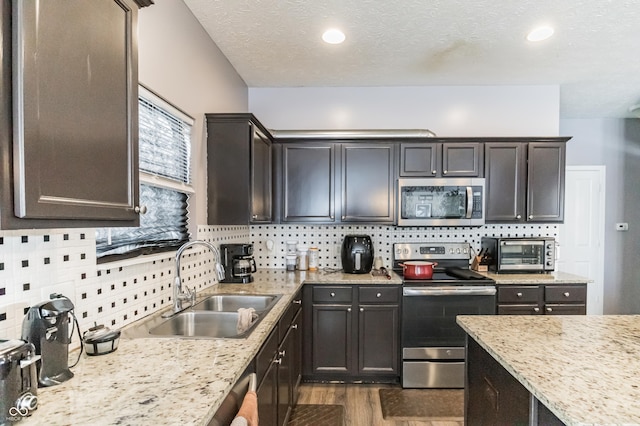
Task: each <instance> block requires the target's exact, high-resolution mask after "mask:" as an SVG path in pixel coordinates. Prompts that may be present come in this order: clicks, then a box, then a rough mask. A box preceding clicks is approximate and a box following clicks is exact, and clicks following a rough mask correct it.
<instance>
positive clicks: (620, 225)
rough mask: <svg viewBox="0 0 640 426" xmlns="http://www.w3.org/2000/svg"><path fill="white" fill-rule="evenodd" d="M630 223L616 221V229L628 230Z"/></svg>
mask: <svg viewBox="0 0 640 426" xmlns="http://www.w3.org/2000/svg"><path fill="white" fill-rule="evenodd" d="M628 230H629V224H628V223H626V222H625V223H616V231H628Z"/></svg>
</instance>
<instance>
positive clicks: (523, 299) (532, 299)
mask: <svg viewBox="0 0 640 426" xmlns="http://www.w3.org/2000/svg"><path fill="white" fill-rule="evenodd" d="M539 298H540V287H539V286H537V285H532V286H508V287H507V286H501V287H498V303H538V300H539Z"/></svg>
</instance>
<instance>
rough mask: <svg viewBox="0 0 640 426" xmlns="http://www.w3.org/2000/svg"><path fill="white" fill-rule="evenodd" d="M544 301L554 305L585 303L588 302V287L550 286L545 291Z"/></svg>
mask: <svg viewBox="0 0 640 426" xmlns="http://www.w3.org/2000/svg"><path fill="white" fill-rule="evenodd" d="M544 300H545V301H546V302H552V303H553V302H558V303H567V302H576V303H585V302H586V301H587V286H584V285H549V286H546V288H545V290H544Z"/></svg>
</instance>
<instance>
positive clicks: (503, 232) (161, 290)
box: [0, 225, 558, 347]
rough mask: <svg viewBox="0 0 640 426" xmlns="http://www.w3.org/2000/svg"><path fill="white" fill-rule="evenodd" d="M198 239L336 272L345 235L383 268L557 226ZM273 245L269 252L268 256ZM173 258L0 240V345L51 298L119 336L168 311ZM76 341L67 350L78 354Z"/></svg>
mask: <svg viewBox="0 0 640 426" xmlns="http://www.w3.org/2000/svg"><path fill="white" fill-rule="evenodd" d="M197 234H198V236H197V238H198V239H202V240H205V241H208V242H211V243H213V244H215V245H217V246H218V245H220V244H227V243H246V242H252V243H253V244H254V256H255V258H256V263H257V266H258V268H284V267H285V250H286V248H285V244H286V242H287V241H297V242H300V243H306V244H308V245H309V246H316V247H318V249H319V261H320V267H321V268H335V269H339V268H340V267H341V265H340V263H341V262H340V247H341V244H342V240H343V238H344V236H345V235H348V234H367V235H370V236H371V238H372V240H373V244H374V249H375V251H376V255H379V256H382V258H383V259H384V262H385V264H386V265H390V263H391V257H392V253H391V250H392V246H393V243H395V242H418V241H432V242H437V241H467V242H469V243H470V244H471V245H472V247H474V249H476V250H478V249H479V246H480V239H481V237H482V236H484V235H490V236H511V237H522V236H527V237H528V236H551V237H556V238H557V237H558V226H557V225H486V226H483V227H479V228H464V227H461V228H396V227H393V226H380V225H253V226H251V227H249V226H231V225H229V226H225V225H216V226H210V225H202V226H199V227H198V231H197ZM267 241H272V242H273V249H272V250H271V251H270V250H268V248H267ZM174 257H175V252H167V253H162V254H158V255H153V256H150V257H147V258H145V259H146V260H141V259H139V258H136V259H130V260H125V261H119V262H114V263H110V264H101V265H96V251H95V232H94V230H93V229H73V230H37V231H35V230H25V231H2V232H0V339H8V338H20V335H21V329H22V320H23V318H24V314H25V312H26V310H27V309H28V308H29V307H30V306H32V305H34V304H36V303H39V302H42V301H45V300H48V299H49V295H50V294H52V293H61V294H63V295H65V296H67V297H69V298H70V299H71V300H72V301H73V303H74V305H75V314H76V316H77V318H78V321H79V324H80V330H81V331H86V330H87V329H88V328H89V327H91V326H93V325H94V323H98V324H104V325H106V326H107V327H110V328H121V327H123V326H125V325H127V324H129V323H131V322H133V321H135V320H137V319H140V318H142V317H144V316H146V315H148V314H150V313H153V312H155V311H157V310H159V309H161V308H163V307H166V306H169V304H170V303H172V291H173V289H172V285H173V280H174V278H175V258H174ZM181 267H182V271H181V276H182V279H183V282H184V283H185V284H186V285H187V286H188V287H191V288H193V287H195V288H196V290H203V289H205V288H206V287H209V286H211V285H214V284H215V279H214V278H212V276H213V273H212V272H213V256H212V255H211V254H210V253H209V252H208V249H206V248H205V247H201V246H195V247H193V249H192V250H188V251H186V252H185V253H184V254H183V256H182V260H181ZM78 344H79V341H78V339H77V336H74V337H73V344H72V347H76V346H78Z"/></svg>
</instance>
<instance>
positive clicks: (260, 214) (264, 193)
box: [251, 126, 272, 223]
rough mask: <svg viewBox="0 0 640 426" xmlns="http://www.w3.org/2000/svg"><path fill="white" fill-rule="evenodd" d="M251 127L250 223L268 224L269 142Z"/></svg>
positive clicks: (270, 192)
mask: <svg viewBox="0 0 640 426" xmlns="http://www.w3.org/2000/svg"><path fill="white" fill-rule="evenodd" d="M252 127H253V137H252V141H251V222H253V223H269V222H271V219H272V209H271V198H272V191H271V187H272V178H271V168H272V166H271V140H270V139H269V138H268V137H267V136H266V135H265V134H264V133H263V132H262V131H261V130H260V129H258V128H256V127H255V126H252Z"/></svg>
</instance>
